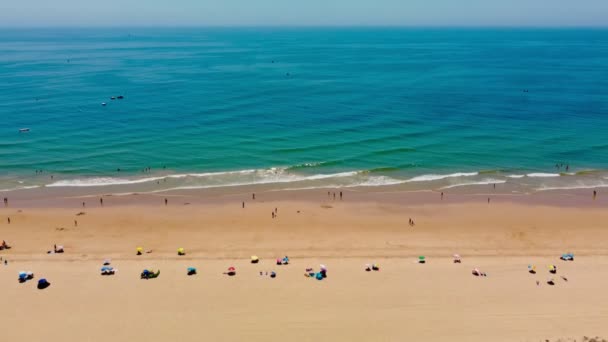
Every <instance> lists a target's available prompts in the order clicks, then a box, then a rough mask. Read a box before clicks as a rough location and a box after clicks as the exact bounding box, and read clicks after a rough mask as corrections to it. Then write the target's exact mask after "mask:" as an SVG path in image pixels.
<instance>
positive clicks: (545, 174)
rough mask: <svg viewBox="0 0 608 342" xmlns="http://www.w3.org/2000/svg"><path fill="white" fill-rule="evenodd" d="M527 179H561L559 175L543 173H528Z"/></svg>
mask: <svg viewBox="0 0 608 342" xmlns="http://www.w3.org/2000/svg"><path fill="white" fill-rule="evenodd" d="M526 177H533V178H534V177H540V178H546V177H559V173H542V172H537V173H528V174H527V175H526Z"/></svg>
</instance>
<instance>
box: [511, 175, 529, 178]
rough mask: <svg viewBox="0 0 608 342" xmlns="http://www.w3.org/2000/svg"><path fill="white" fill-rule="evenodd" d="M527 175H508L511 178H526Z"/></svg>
mask: <svg viewBox="0 0 608 342" xmlns="http://www.w3.org/2000/svg"><path fill="white" fill-rule="evenodd" d="M525 176H526V175H508V176H507V177H509V178H524V177H525Z"/></svg>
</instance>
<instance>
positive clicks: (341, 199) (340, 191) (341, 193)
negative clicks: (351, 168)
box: [340, 191, 342, 201]
mask: <svg viewBox="0 0 608 342" xmlns="http://www.w3.org/2000/svg"><path fill="white" fill-rule="evenodd" d="M341 200H342V191H340V201H341Z"/></svg>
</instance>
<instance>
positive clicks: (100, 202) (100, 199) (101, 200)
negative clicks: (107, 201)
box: [99, 197, 103, 207]
mask: <svg viewBox="0 0 608 342" xmlns="http://www.w3.org/2000/svg"><path fill="white" fill-rule="evenodd" d="M99 204H101V206H102V207H103V197H99Z"/></svg>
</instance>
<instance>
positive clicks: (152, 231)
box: [0, 193, 608, 341]
mask: <svg viewBox="0 0 608 342" xmlns="http://www.w3.org/2000/svg"><path fill="white" fill-rule="evenodd" d="M374 196H375V195H374ZM279 197H280V196H278V195H275V196H274V197H273V199H272V200H264V199H263V198H264V197H263V195H261V196H260V195H259V196H258V198H262V199H260V200H257V201H255V202H253V201H248V202H247V205H246V208H245V209H242V208H241V202H240V201H233V202H230V201H218V204H209V203H205V204H192V205H181V204H179V205H178V204H175V205H169V206H166V207H165V206H162V205H137V203H133V202H131V203H129V204H125V203H121V204H116V203H113V199H111V198H106V200H105V202H104V204H105V206H104V207H103V208H101V207H99V206H93V205H90V208H85V209H82V208H79V207H77V206H74V207H65V208H53V209H50V208H44V207H37V208H25V209H23V210H22V211H21V212H18V210H19V208H16V207H13V206H11V207H9V208H3V209H1V210H2V211H1V213H2V215H3V216H10V217H11V220H12V221H11V224H10V225H9V224H6V223H5V222H3V223H2V228H1V230H0V232H1V236H0V239H5V240H6V241H7V242H9V243H10V244H11V245H13V248H12V249H10V250H5V251H1V252H0V256H2V257H3V258H7V259H8V260H9V263H8V265H6V266H4V265H2V266H0V286H1V291H0V296H1V298H2V307H3V310H4V313H5V314H4V315H3V317H2V319H1V322H2V327H3V328H2V336H3V338H6V339H7V340H12V339H20V340H25V341H40V340H46V341H55V340H74V341H76V340H79V341H98V340H102V339H103V340H105V339H111V340H112V341H133V340H145V341H167V340H180V341H201V340H208V341H244V340H246V341H285V340H288V341H414V340H415V341H446V340H448V341H545V339H549V340H551V341H556V340H557V339H560V338H562V339H565V338H577V339H578V340H581V338H582V337H583V336H584V335H586V336H596V335H600V336H607V335H608V324H606V322H608V305H606V303H608V292H607V291H606V290H605V289H606V283H607V281H608V255H607V254H606V247H605V243H606V241H608V231H607V230H606V227H605V224H606V222H608V211H606V210H605V209H602V208H598V207H593V208H591V207H589V208H586V207H576V206H568V207H563V206H555V205H552V206H548V205H540V204H539V205H533V204H529V203H523V202H522V203H519V202H517V201H514V202H499V203H492V204H491V205H487V204H486V203H483V202H481V201H480V203H464V202H463V203H449V204H447V203H441V202H437V203H425V204H421V205H414V204H410V203H409V202H408V201H405V202H398V201H396V202H394V203H389V202H383V201H371V200H369V198H367V199H366V200H364V201H352V202H349V201H343V202H341V201H332V200H327V198H323V196H320V197H319V199H318V200H310V199H307V200H293V199H289V198H290V197H292V194H289V193H286V194H283V198H279ZM122 201H126V200H125V199H123V200H122ZM132 201H135V199H133V200H132ZM175 202H177V201H175V200H173V199H172V202H170V203H175ZM275 207H276V208H278V217H277V218H276V219H272V218H271V212H272V210H273V209H274V208H275ZM81 211H84V212H85V214H84V215H80V216H76V214H77V213H78V212H81ZM298 211H299V213H298ZM410 217H411V218H413V219H414V220H415V222H416V225H415V226H414V227H410V226H409V225H408V223H407V222H408V218H410ZM74 219H77V220H78V226H77V227H74V225H73V221H74ZM54 243H57V244H61V245H63V246H64V247H65V250H66V252H65V253H64V254H46V251H47V250H50V249H52V247H53V244H54ZM138 246H142V247H143V248H144V249H146V250H152V253H150V254H144V255H141V256H136V255H135V248H136V247H138ZM179 247H183V248H185V250H186V253H187V254H186V255H185V256H177V253H176V250H177V248H179ZM566 252H572V253H574V254H575V256H576V259H575V261H573V262H564V261H560V260H558V257H559V255H561V254H562V253H566ZM454 253H459V254H460V255H461V256H462V258H463V262H462V264H454V263H452V258H451V255H452V254H454ZM251 255H258V256H259V257H260V258H261V262H260V263H259V264H255V265H254V264H251V263H249V257H250V256H251ZM284 255H288V256H289V257H290V259H291V264H290V265H287V266H276V265H275V263H274V260H275V259H276V258H278V257H283V256H284ZM419 255H424V256H426V257H427V263H426V264H424V265H421V264H417V263H416V261H417V259H418V256H419ZM104 258H111V259H112V263H113V266H114V267H116V268H117V269H118V273H117V274H116V275H114V276H109V277H102V276H100V275H99V268H100V267H101V263H102V260H103V259H104ZM366 263H379V264H380V267H381V270H380V271H379V272H365V271H364V265H365V264H366ZM319 264H325V265H327V267H328V278H327V279H325V280H323V281H317V280H314V279H310V278H306V277H304V269H305V268H307V267H313V268H315V269H318V268H319ZM529 264H534V265H536V266H537V269H538V273H537V274H536V275H532V274H529V273H528V272H527V266H528V265H529ZM551 264H555V265H557V266H558V272H557V274H556V275H551V274H550V273H549V272H548V269H547V265H551ZM189 266H193V267H196V268H197V269H198V275H195V276H191V277H188V276H186V268H187V267H189ZM229 266H235V267H236V268H237V275H236V276H235V277H228V276H225V275H223V274H222V273H223V272H224V271H225V270H226V269H227V268H228V267H229ZM146 267H149V268H153V269H160V270H161V275H160V277H159V278H157V279H153V280H140V279H139V273H140V272H141V270H142V269H144V268H146ZM473 268H479V269H481V270H482V271H484V272H486V273H487V274H488V276H487V277H474V276H472V275H471V270H472V269H473ZM20 270H26V271H29V270H31V271H33V272H34V273H35V275H36V279H38V278H40V277H45V278H47V279H48V280H49V281H50V282H51V286H50V287H49V288H47V289H46V290H37V289H36V280H33V281H30V282H27V283H25V284H19V283H18V282H17V273H18V271H20ZM260 271H262V272H266V271H268V272H270V271H276V272H277V273H278V276H277V278H275V279H271V278H270V277H268V276H260V275H259V272H260ZM561 276H565V277H566V278H567V279H568V281H564V280H563V279H562V278H561ZM549 278H554V279H555V282H556V285H555V286H549V285H547V284H546V281H547V280H548V279H549ZM537 280H538V281H539V282H540V286H537V284H536V281H537Z"/></svg>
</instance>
